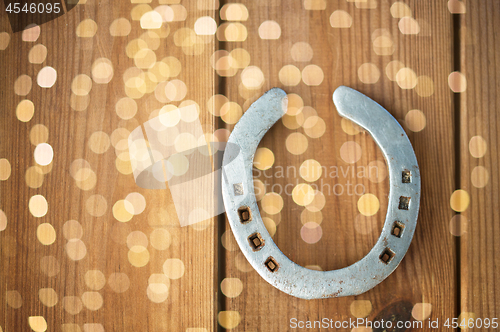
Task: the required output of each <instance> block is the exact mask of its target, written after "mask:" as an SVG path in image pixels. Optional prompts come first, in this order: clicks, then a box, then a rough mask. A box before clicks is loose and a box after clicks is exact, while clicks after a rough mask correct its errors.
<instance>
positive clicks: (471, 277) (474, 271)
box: [460, 1, 500, 330]
mask: <svg viewBox="0 0 500 332" xmlns="http://www.w3.org/2000/svg"><path fill="white" fill-rule="evenodd" d="M466 5H467V8H466V13H465V14H463V15H462V18H461V30H460V37H461V56H462V61H461V70H462V71H463V73H464V74H465V77H466V79H467V90H466V91H465V92H463V93H462V94H461V95H460V102H461V131H462V135H461V140H460V150H461V159H460V161H461V167H460V169H461V181H462V182H461V187H462V189H464V190H466V191H467V192H468V193H469V194H470V205H469V207H468V208H467V210H465V211H464V212H463V213H462V215H463V216H464V217H465V218H466V222H467V223H466V225H464V226H465V234H464V235H462V237H461V247H460V249H461V250H460V258H461V272H462V273H461V278H462V279H461V292H462V293H461V299H462V302H461V311H462V313H472V315H467V316H465V315H464V317H469V316H470V317H473V318H482V319H484V318H494V317H498V316H499V315H500V311H499V305H498V299H499V297H500V285H499V283H498V278H497V277H496V276H497V275H498V273H499V269H500V267H499V266H500V265H499V262H500V257H499V254H498V253H499V250H500V242H499V239H500V228H499V221H500V217H499V214H498V212H497V211H496V206H497V205H498V202H499V192H500V191H499V189H500V180H499V177H498V164H499V157H500V151H499V148H498V142H499V140H500V137H499V135H498V131H499V128H500V118H499V116H498V108H499V107H500V98H499V97H498V93H497V92H498V89H499V86H500V79H499V77H498V75H499V73H500V59H499V57H498V52H499V51H500V46H499V45H498V33H499V31H500V30H499V29H500V28H499V26H498V24H496V23H495V22H496V20H498V19H499V15H500V6H499V3H497V2H495V1H489V2H485V3H483V4H482V5H481V6H474V5H473V4H472V3H471V2H467V3H466ZM475 136H480V137H482V138H483V139H484V140H485V142H486V146H487V150H486V153H485V154H484V156H481V155H482V154H480V155H477V153H474V152H475V151H477V145H475V144H471V145H469V142H470V141H471V139H472V138H473V137H475ZM469 146H470V147H469ZM473 153H474V154H473ZM473 155H475V156H476V157H474V156H473ZM481 167H484V169H486V172H487V173H488V175H489V176H488V178H486V181H485V178H484V177H480V180H481V179H482V180H481V181H480V182H482V183H479V185H478V182H477V181H478V180H477V175H474V174H479V173H475V172H478V171H479V170H480V169H481ZM483 186H484V187H483ZM478 330H479V329H478Z"/></svg>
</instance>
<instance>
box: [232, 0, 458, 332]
mask: <svg viewBox="0 0 500 332" xmlns="http://www.w3.org/2000/svg"><path fill="white" fill-rule="evenodd" d="M243 3H244V4H245V5H246V6H247V8H248V11H249V13H250V15H249V20H248V21H247V22H244V24H245V26H246V27H247V29H248V31H249V33H248V39H247V40H246V41H245V42H243V43H241V44H239V43H226V47H227V49H228V50H231V49H233V48H237V47H243V48H245V49H246V50H248V51H249V52H250V54H251V57H252V63H251V65H255V66H257V67H259V68H261V69H262V71H263V73H264V76H265V78H266V81H265V82H264V85H263V87H262V88H261V90H260V91H259V93H261V92H263V91H266V90H267V89H269V88H271V87H274V86H278V87H281V88H283V89H284V90H285V91H287V92H288V93H296V94H298V95H300V96H301V97H302V99H303V100H304V105H307V106H312V107H313V108H315V109H316V111H317V112H318V115H319V116H320V117H321V118H323V119H324V120H325V123H326V133H325V135H324V136H322V137H321V138H319V139H309V147H308V149H307V151H306V152H305V153H304V154H303V155H299V156H295V155H293V154H290V153H289V152H288V151H287V148H286V147H285V139H286V137H287V136H288V135H289V134H290V133H291V132H293V131H291V130H288V129H287V128H285V127H284V126H283V124H282V123H280V122H278V124H276V125H275V126H274V127H273V128H272V129H271V130H270V131H269V132H268V134H267V135H266V136H265V137H264V139H263V141H262V142H261V145H260V146H261V147H266V148H269V149H271V150H272V151H273V152H274V156H275V158H276V161H275V163H274V167H273V169H272V170H273V172H276V168H277V167H278V166H285V167H286V166H289V165H291V166H294V167H296V168H297V169H298V168H299V167H300V165H301V163H302V162H303V161H304V160H306V159H309V158H314V159H316V160H318V161H319V162H320V164H321V165H326V166H330V165H335V166H338V167H347V166H349V164H347V163H346V162H345V161H344V160H343V159H342V158H341V156H340V155H339V150H340V148H341V146H342V144H343V143H344V142H346V141H348V140H349V141H351V140H352V141H355V142H357V143H358V144H360V146H361V147H362V151H363V152H362V156H361V159H360V160H359V161H358V162H356V163H355V164H353V165H355V166H367V165H368V163H369V162H370V161H374V160H380V161H383V156H382V155H381V153H380V150H379V149H378V148H377V146H376V144H375V143H374V141H373V140H372V138H371V137H370V136H369V135H368V134H366V133H362V134H358V135H356V136H349V135H347V134H346V133H344V132H343V131H342V129H341V125H340V122H341V118H340V117H339V116H338V115H337V113H336V110H335V108H334V106H333V103H332V101H331V94H332V92H333V91H334V89H335V88H336V87H338V86H339V85H347V86H350V87H352V88H355V89H357V90H359V91H361V92H363V93H365V94H366V95H368V96H369V97H371V98H373V99H374V100H375V101H377V102H378V103H380V104H381V105H382V106H384V107H385V108H386V109H387V110H388V111H389V112H391V113H392V114H393V115H394V116H395V118H396V119H398V120H400V121H401V122H402V123H403V124H404V118H405V114H406V113H407V112H408V111H410V110H412V109H418V110H421V111H422V112H423V113H424V114H425V117H426V119H427V126H426V127H425V129H423V130H422V131H421V132H418V133H412V132H410V131H409V130H408V132H409V136H410V140H411V141H412V144H413V146H414V149H415V153H416V155H417V159H418V161H419V165H420V168H421V174H422V204H421V207H420V209H421V212H420V216H419V221H418V227H417V231H416V233H415V237H414V240H413V243H412V245H411V247H410V249H409V251H408V253H407V255H406V257H405V259H404V260H403V262H402V263H401V266H400V267H399V268H398V269H397V270H396V271H395V272H394V273H393V274H392V275H391V276H389V278H388V279H387V280H385V281H384V282H382V283H381V284H380V285H378V286H377V287H375V288H374V289H372V290H370V291H369V292H367V293H365V294H363V295H360V296H357V297H354V298H353V297H349V298H338V299H329V300H315V301H305V300H299V299H295V298H291V297H289V296H288V295H285V294H283V293H281V292H280V291H278V290H276V289H274V288H273V287H271V286H270V285H268V284H266V282H265V281H264V280H263V279H262V278H260V276H258V275H257V274H256V273H255V272H254V271H253V270H251V271H250V272H247V273H242V271H240V270H239V269H238V266H237V265H235V262H236V260H239V259H240V258H241V254H240V253H239V252H238V250H235V251H228V252H227V262H228V263H227V272H226V277H228V278H235V277H236V278H240V279H241V280H242V281H243V285H244V289H243V292H242V294H241V295H240V296H238V297H236V298H228V300H227V303H226V310H233V311H238V312H239V313H240V315H241V319H242V321H241V323H240V325H239V326H238V327H237V328H236V329H235V330H238V331H258V330H280V329H286V328H289V321H290V319H291V318H297V319H298V320H302V321H306V320H311V321H312V320H320V319H322V318H325V317H326V318H331V319H334V320H348V319H349V318H352V319H355V316H354V315H353V312H355V310H352V309H353V308H356V306H357V305H359V302H356V303H353V301H357V300H368V301H370V303H371V306H372V309H371V310H365V312H364V313H363V314H362V315H363V316H366V315H367V316H368V318H370V319H374V318H377V319H380V318H384V319H386V318H387V316H385V315H388V316H390V315H394V316H395V317H397V318H398V319H402V320H406V319H411V314H410V311H411V310H412V307H413V306H414V305H415V304H417V303H431V304H432V314H431V317H452V316H454V315H455V303H456V299H455V292H456V289H457V284H456V280H457V279H456V271H455V266H456V265H455V264H456V262H455V243H454V239H453V237H452V235H451V234H450V232H449V230H448V223H449V220H450V219H451V217H452V211H450V209H446V208H445V209H443V208H442V207H443V206H446V204H448V202H449V197H450V195H451V193H452V191H453V188H454V177H453V174H454V168H453V165H454V153H453V151H454V150H453V149H454V138H453V121H452V120H453V112H452V110H453V99H452V94H451V92H450V90H449V88H448V87H447V86H446V84H444V82H446V79H447V77H448V74H449V68H450V67H451V66H452V62H453V57H452V53H451V51H452V25H451V16H450V15H449V12H448V10H447V8H446V6H444V4H434V3H433V4H431V3H426V4H421V3H418V5H417V3H416V2H409V3H408V4H409V7H410V8H411V9H412V11H413V15H414V17H417V18H419V17H425V22H423V23H421V26H422V34H421V35H416V36H411V35H403V34H401V32H400V31H399V29H398V20H397V19H395V18H393V17H391V14H390V6H391V4H392V3H389V2H386V1H382V2H377V5H378V6H377V8H375V9H359V8H357V7H356V5H355V4H354V3H345V2H338V3H337V2H335V3H331V2H328V3H327V5H326V9H325V10H317V11H307V10H304V7H303V4H302V3H298V2H296V3H293V4H292V3H286V4H285V3H283V2H282V3H281V6H280V7H271V6H269V7H260V6H258V5H257V4H256V3H255V2H250V1H246V2H243ZM337 9H340V10H344V11H346V12H348V13H349V14H350V15H351V16H352V22H353V23H352V26H351V27H350V28H346V29H335V28H332V27H331V26H330V23H329V18H330V15H331V14H332V12H333V11H334V10H337ZM265 20H275V21H276V22H278V23H279V25H280V27H281V37H280V39H278V40H262V39H261V38H259V35H258V32H257V31H258V28H259V25H260V24H261V23H262V22H263V21H265ZM426 24H427V25H426ZM379 28H384V29H387V30H386V31H387V32H388V33H389V38H391V39H392V40H393V42H394V45H395V52H394V54H393V55H389V56H379V55H377V54H376V53H375V52H374V49H373V45H372V42H373V39H374V38H373V37H372V34H373V33H374V32H375V30H376V29H379ZM424 28H425V29H424ZM429 34H430V35H429ZM296 42H307V43H309V44H310V45H311V46H312V49H313V51H314V56H313V58H312V60H311V62H310V63H312V64H315V65H318V66H320V67H321V68H322V70H323V73H324V75H325V79H324V81H323V83H322V84H321V85H319V86H318V87H309V86H307V85H305V84H304V83H303V82H300V83H299V84H298V85H297V86H292V87H290V86H285V85H284V84H282V82H280V79H279V71H280V69H281V68H282V67H283V66H284V65H288V64H293V65H295V66H297V67H298V68H299V69H300V70H302V69H303V68H304V67H305V65H308V64H310V63H309V62H308V63H299V62H294V61H293V59H292V58H291V57H290V47H291V46H292V45H293V44H294V43H296ZM411 50H419V51H418V52H415V51H411ZM396 59H397V60H400V61H401V62H402V63H404V64H405V66H407V67H409V68H411V69H413V70H414V71H415V73H416V74H417V75H418V76H421V75H427V76H429V77H431V78H432V80H433V82H434V87H435V91H434V93H433V94H432V96H430V97H420V96H419V95H418V94H417V93H416V92H415V90H411V89H410V90H403V89H400V87H398V85H397V84H396V82H391V81H390V80H389V79H388V77H387V76H386V73H385V68H386V66H387V64H388V63H389V62H390V61H391V60H396ZM364 63H373V64H374V65H375V66H376V67H377V68H378V69H379V71H380V78H379V79H378V80H376V83H375V84H364V83H362V82H361V81H360V79H359V78H358V68H359V67H360V66H361V65H362V64H364ZM226 80H227V82H226V86H227V90H226V91H227V96H228V98H229V99H230V100H236V101H237V102H239V103H243V102H244V99H242V97H241V96H240V95H239V93H238V90H237V88H236V87H237V84H236V83H229V82H234V81H235V79H234V78H232V79H226ZM245 104H246V105H248V104H249V102H248V101H247V102H245ZM438 110H439V111H438ZM406 129H407V127H406ZM296 131H298V132H303V130H302V129H301V128H300V129H298V130H296ZM270 173H272V172H270ZM259 179H260V180H261V181H263V182H264V181H267V182H268V183H269V184H270V186H269V188H271V186H272V185H273V184H278V185H280V186H281V187H284V186H285V185H286V184H287V183H290V182H292V183H295V181H296V180H300V181H299V182H305V181H303V180H302V179H300V178H298V176H297V178H293V177H292V178H284V179H282V178H273V179H269V178H266V177H265V176H264V175H261V176H260V178H259ZM348 180H349V181H351V183H352V182H354V183H360V184H363V185H364V186H365V188H366V192H367V193H373V194H375V195H376V196H377V197H378V198H379V200H380V204H381V208H380V210H379V212H378V213H377V214H376V215H375V216H374V217H372V218H371V221H370V222H371V223H373V227H374V229H373V231H372V232H371V233H369V234H368V235H363V234H362V233H361V232H360V230H361V231H363V226H365V225H363V224H361V225H360V224H357V223H356V217H357V215H358V214H359V212H358V209H357V207H356V206H357V201H358V199H359V196H356V195H352V196H349V195H346V194H345V193H344V194H343V195H331V196H327V203H326V207H325V208H324V210H323V211H322V212H323V222H322V223H321V227H322V230H323V237H322V238H321V240H320V241H319V242H318V243H317V244H314V245H312V244H307V243H305V242H304V241H303V240H302V239H301V235H300V229H301V227H302V225H301V223H300V214H301V212H302V210H303V208H302V207H300V206H298V205H296V204H295V203H294V202H293V200H292V198H291V197H290V196H289V195H282V196H283V200H284V208H283V210H282V211H281V215H280V219H281V221H280V222H279V225H278V226H277V232H276V235H274V240H275V242H276V244H277V245H278V247H279V248H280V249H281V250H282V251H283V252H284V253H285V254H286V255H287V256H288V257H289V258H291V259H292V260H294V261H295V262H297V263H298V264H300V265H302V266H306V265H319V266H320V267H321V268H322V269H324V270H330V269H337V268H341V267H345V266H348V265H350V264H352V263H354V262H356V261H357V260H359V259H361V258H362V257H363V256H364V255H365V254H366V253H367V252H368V251H369V250H370V249H371V247H372V246H373V244H374V243H375V241H376V239H377V237H378V233H379V232H380V229H381V225H382V223H383V220H384V217H385V211H386V209H387V198H386V197H387V194H388V183H387V180H385V181H384V182H382V183H379V184H377V183H372V182H371V181H368V180H367V179H364V178H356V177H351V176H347V177H345V178H342V177H341V178H339V179H337V178H334V179H332V178H327V179H326V181H327V182H328V183H329V184H331V185H332V186H333V185H335V184H336V183H340V184H344V185H345V184H346V183H347V181H348ZM318 182H319V181H318ZM438 183H439V185H436V184H438ZM325 195H326V194H325ZM261 211H262V210H261ZM270 217H272V216H270ZM275 219H279V218H275ZM369 220H370V219H369ZM226 227H229V226H226ZM437 290H439V291H437ZM391 305H395V306H391ZM356 314H357V315H359V313H356Z"/></svg>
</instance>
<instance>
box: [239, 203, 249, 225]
mask: <svg viewBox="0 0 500 332" xmlns="http://www.w3.org/2000/svg"><path fill="white" fill-rule="evenodd" d="M238 215H239V216H240V222H241V223H242V224H246V223H247V222H249V221H251V220H252V213H251V212H250V208H249V207H248V206H242V207H240V208H239V209H238Z"/></svg>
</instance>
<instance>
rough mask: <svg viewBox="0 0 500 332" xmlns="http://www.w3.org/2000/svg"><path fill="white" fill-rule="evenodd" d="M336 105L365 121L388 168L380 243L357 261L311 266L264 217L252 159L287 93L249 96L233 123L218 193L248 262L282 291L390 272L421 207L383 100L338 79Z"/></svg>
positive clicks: (378, 278)
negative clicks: (279, 242)
mask: <svg viewBox="0 0 500 332" xmlns="http://www.w3.org/2000/svg"><path fill="white" fill-rule="evenodd" d="M333 102H334V104H335V106H336V107H337V111H338V112H339V114H340V115H341V116H342V117H345V118H347V119H349V120H351V121H353V122H355V123H356V124H358V125H359V126H361V127H363V128H365V129H366V130H367V131H368V132H369V133H370V134H371V135H372V137H373V139H374V140H375V142H377V144H378V146H379V148H380V149H381V150H382V152H383V154H384V157H385V160H386V161H387V165H388V168H389V181H390V191H389V203H388V207H387V215H386V219H385V223H384V226H383V228H382V232H381V234H380V237H379V238H378V240H377V243H376V244H375V245H374V247H373V248H372V249H371V250H370V252H369V253H368V254H367V255H366V256H365V257H363V258H362V259H361V260H359V261H357V262H356V263H354V264H352V265H350V266H348V267H345V268H342V269H338V270H332V271H315V270H310V269H307V268H305V267H302V266H300V265H298V264H296V263H294V262H293V261H291V260H290V259H289V258H288V257H286V256H285V255H284V254H283V253H282V252H281V251H280V250H279V249H278V247H277V246H276V244H275V243H274V241H273V239H272V238H271V236H270V235H269V233H268V232H267V230H266V227H265V226H264V223H263V221H262V217H261V215H260V212H259V208H258V207H257V201H256V199H255V194H254V186H253V175H252V165H253V158H254V155H255V151H256V149H257V146H258V144H259V142H260V140H261V139H262V137H263V136H264V134H265V133H266V132H267V131H268V130H269V129H270V128H271V127H272V125H273V124H274V123H275V122H276V121H278V120H279V119H280V118H281V117H282V116H283V115H284V114H285V112H286V109H287V97H286V93H285V92H284V91H283V90H281V89H278V88H273V89H271V90H269V91H268V92H266V93H265V94H264V95H263V96H261V97H260V98H259V99H258V100H257V101H256V102H254V103H253V104H252V105H251V106H250V108H249V109H248V110H247V111H246V112H245V114H244V115H243V116H242V117H241V119H240V121H239V122H238V123H237V124H236V125H235V127H234V129H233V131H232V133H231V135H230V137H229V140H228V145H227V146H228V148H227V149H226V151H225V153H224V158H223V166H222V167H223V177H222V197H223V201H224V206H225V209H226V213H227V217H228V219H229V224H230V225H231V229H232V231H233V234H234V236H235V238H236V241H237V242H238V245H239V246H240V249H241V251H242V252H243V254H244V255H245V257H246V259H247V260H248V262H250V264H251V265H252V266H253V268H254V269H255V270H256V271H257V272H258V273H259V274H260V275H261V277H262V278H264V279H265V280H266V281H267V282H268V283H270V284H271V285H273V286H274V287H276V288H278V289H279V290H281V291H283V292H285V293H287V294H289V295H292V296H295V297H298V298H303V299H319V298H331V297H340V296H350V295H358V294H361V293H364V292H366V291H368V290H370V289H371V288H373V287H375V286H376V285H377V284H379V283H380V282H382V281H383V280H384V279H385V278H387V277H388V276H389V275H390V274H391V273H392V272H393V271H394V270H395V269H396V268H397V266H398V265H399V263H400V262H401V260H402V259H403V257H404V255H405V254H406V251H407V250H408V247H409V246H410V243H411V240H412V238H413V233H414V232H415V227H416V225H417V217H418V210H419V206H420V172H419V168H418V164H417V158H416V157H415V152H414V151H413V148H412V146H411V143H410V141H409V139H408V137H407V136H406V134H405V132H404V130H403V128H401V126H400V125H399V123H398V122H397V121H396V119H394V117H392V115H391V114H389V112H387V111H386V110H385V109H384V108H383V107H382V106H380V105H379V104H377V103H376V102H375V101H373V100H372V99H370V98H368V97H367V96H365V95H363V94H362V93H360V92H358V91H356V90H353V89H351V88H348V87H345V86H341V87H339V88H338V89H336V90H335V92H334V94H333Z"/></svg>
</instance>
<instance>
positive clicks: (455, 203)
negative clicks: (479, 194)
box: [450, 189, 470, 212]
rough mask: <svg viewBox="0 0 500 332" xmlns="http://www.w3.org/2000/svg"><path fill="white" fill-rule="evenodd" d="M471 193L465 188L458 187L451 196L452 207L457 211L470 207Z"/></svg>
mask: <svg viewBox="0 0 500 332" xmlns="http://www.w3.org/2000/svg"><path fill="white" fill-rule="evenodd" d="M469 203H470V196H469V193H468V192H467V191H465V190H463V189H457V190H455V191H454V192H453V194H451V196H450V207H451V209H452V210H454V211H457V212H464V211H465V210H467V208H468V207H469Z"/></svg>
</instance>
